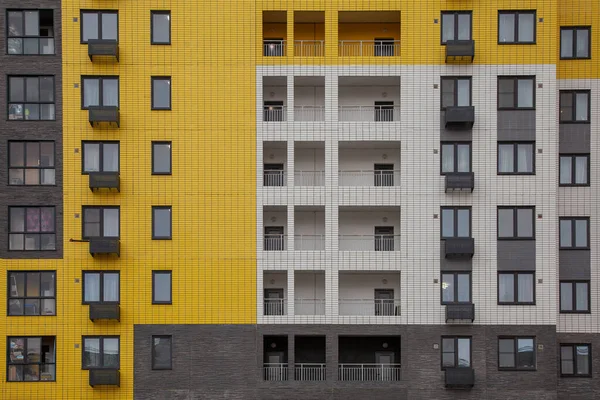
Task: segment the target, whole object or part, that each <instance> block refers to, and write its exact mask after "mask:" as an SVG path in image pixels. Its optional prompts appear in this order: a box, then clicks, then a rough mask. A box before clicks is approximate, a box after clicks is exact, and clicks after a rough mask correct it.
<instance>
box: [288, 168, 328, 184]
mask: <svg viewBox="0 0 600 400" xmlns="http://www.w3.org/2000/svg"><path fill="white" fill-rule="evenodd" d="M294 185H296V186H325V171H294Z"/></svg>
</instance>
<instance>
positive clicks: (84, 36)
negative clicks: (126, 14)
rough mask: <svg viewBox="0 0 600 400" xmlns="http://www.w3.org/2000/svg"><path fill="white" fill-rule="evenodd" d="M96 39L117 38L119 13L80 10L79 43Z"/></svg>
mask: <svg viewBox="0 0 600 400" xmlns="http://www.w3.org/2000/svg"><path fill="white" fill-rule="evenodd" d="M96 39H100V40H118V39H119V14H118V12H117V11H112V10H102V11H88V10H82V11H81V43H87V42H88V40H96Z"/></svg>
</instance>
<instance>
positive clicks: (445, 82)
mask: <svg viewBox="0 0 600 400" xmlns="http://www.w3.org/2000/svg"><path fill="white" fill-rule="evenodd" d="M454 82H455V81H454V79H442V107H452V106H454V91H455V88H454V86H455V84H454Z"/></svg>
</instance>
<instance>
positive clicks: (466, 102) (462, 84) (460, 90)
mask: <svg viewBox="0 0 600 400" xmlns="http://www.w3.org/2000/svg"><path fill="white" fill-rule="evenodd" d="M456 82H457V88H456V90H457V94H458V96H457V100H458V104H456V105H457V106H459V107H465V106H470V105H471V80H470V79H458V80H457V81H456Z"/></svg>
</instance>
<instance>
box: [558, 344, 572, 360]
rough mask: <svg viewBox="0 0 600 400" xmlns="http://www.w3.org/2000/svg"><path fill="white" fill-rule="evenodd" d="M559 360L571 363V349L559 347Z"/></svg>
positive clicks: (569, 347) (570, 347)
mask: <svg viewBox="0 0 600 400" xmlns="http://www.w3.org/2000/svg"><path fill="white" fill-rule="evenodd" d="M560 359H561V361H573V347H572V346H561V347H560Z"/></svg>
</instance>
